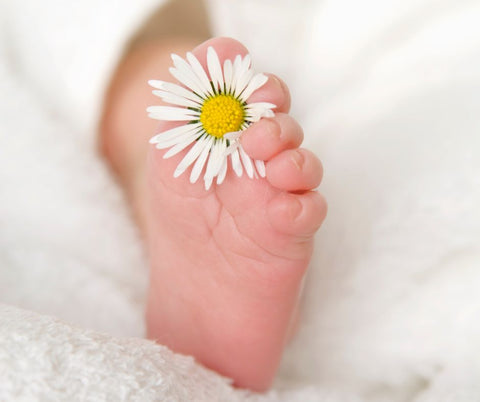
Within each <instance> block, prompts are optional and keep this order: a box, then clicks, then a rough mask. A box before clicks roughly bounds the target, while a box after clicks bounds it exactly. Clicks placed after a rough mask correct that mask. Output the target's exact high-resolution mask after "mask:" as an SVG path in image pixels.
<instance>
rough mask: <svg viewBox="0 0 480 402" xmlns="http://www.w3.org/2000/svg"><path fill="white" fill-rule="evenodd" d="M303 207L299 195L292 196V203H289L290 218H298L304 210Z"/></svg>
mask: <svg viewBox="0 0 480 402" xmlns="http://www.w3.org/2000/svg"><path fill="white" fill-rule="evenodd" d="M302 209H303V206H302V203H301V202H300V200H299V199H298V198H297V197H295V196H292V197H291V201H290V205H289V211H288V212H289V215H290V219H291V220H292V221H294V220H295V219H297V217H298V216H299V215H300V213H301V212H302Z"/></svg>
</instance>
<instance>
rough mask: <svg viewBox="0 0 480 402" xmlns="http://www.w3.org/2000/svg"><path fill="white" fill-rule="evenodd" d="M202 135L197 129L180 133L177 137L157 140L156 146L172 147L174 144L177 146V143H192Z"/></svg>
mask: <svg viewBox="0 0 480 402" xmlns="http://www.w3.org/2000/svg"><path fill="white" fill-rule="evenodd" d="M199 136H200V133H199V132H198V131H197V130H195V131H190V132H187V133H185V134H182V135H178V136H176V137H173V138H170V139H167V140H165V141H159V142H157V145H156V147H157V148H158V149H166V148H170V147H172V146H175V145H177V144H183V143H184V142H188V143H190V144H191V143H192V142H193V141H195V140H196V139H197V138H198V137H199Z"/></svg>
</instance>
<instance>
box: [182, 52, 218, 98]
mask: <svg viewBox="0 0 480 402" xmlns="http://www.w3.org/2000/svg"><path fill="white" fill-rule="evenodd" d="M187 60H188V61H189V63H190V65H191V66H192V70H193V72H194V73H195V75H196V76H197V77H198V79H199V80H200V81H201V82H202V84H203V88H204V89H205V92H206V93H207V94H209V95H213V90H212V87H211V85H210V80H209V78H208V76H207V73H206V72H205V70H204V68H203V66H202V65H201V64H200V62H199V61H198V59H197V58H196V57H195V56H194V55H193V54H192V53H190V52H188V53H187Z"/></svg>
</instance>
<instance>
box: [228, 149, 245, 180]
mask: <svg viewBox="0 0 480 402" xmlns="http://www.w3.org/2000/svg"><path fill="white" fill-rule="evenodd" d="M231 158H232V167H233V171H234V172H235V174H236V175H237V176H238V177H242V174H243V168H242V163H241V162H240V156H239V155H238V149H235V150H234V151H233V152H232V156H231Z"/></svg>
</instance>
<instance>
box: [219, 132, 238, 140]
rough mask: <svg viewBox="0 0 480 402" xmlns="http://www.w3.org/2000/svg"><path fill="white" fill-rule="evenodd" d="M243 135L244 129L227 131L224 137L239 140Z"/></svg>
mask: <svg viewBox="0 0 480 402" xmlns="http://www.w3.org/2000/svg"><path fill="white" fill-rule="evenodd" d="M241 135H242V131H232V132H230V133H225V134H224V135H223V138H225V139H226V140H229V141H237V140H238V139H239V138H240V136H241Z"/></svg>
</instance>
